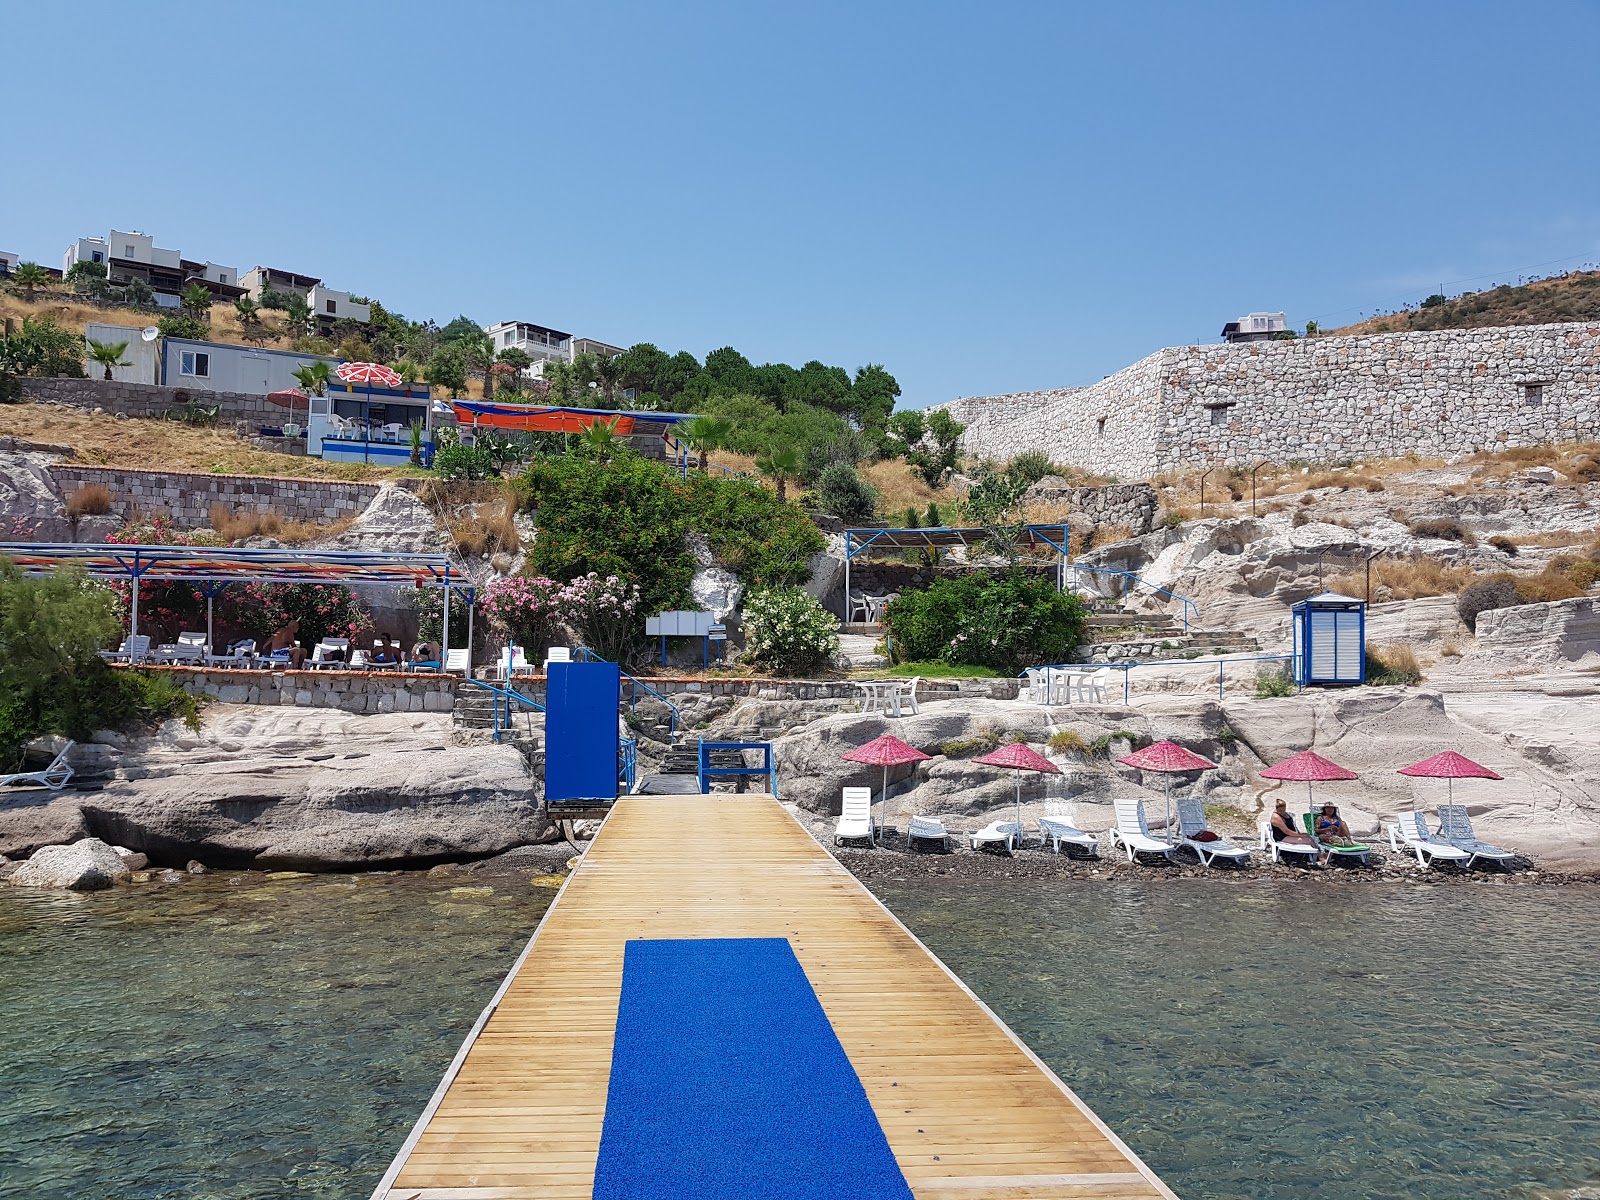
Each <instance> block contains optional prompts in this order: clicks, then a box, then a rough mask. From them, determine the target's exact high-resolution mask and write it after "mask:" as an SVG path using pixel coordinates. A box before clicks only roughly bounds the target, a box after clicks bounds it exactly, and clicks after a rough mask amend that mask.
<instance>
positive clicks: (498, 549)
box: [449, 498, 522, 558]
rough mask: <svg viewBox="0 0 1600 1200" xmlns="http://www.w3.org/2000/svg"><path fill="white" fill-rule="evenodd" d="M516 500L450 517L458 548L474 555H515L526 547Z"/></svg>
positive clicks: (475, 508)
mask: <svg viewBox="0 0 1600 1200" xmlns="http://www.w3.org/2000/svg"><path fill="white" fill-rule="evenodd" d="M516 511H517V507H516V501H515V500H514V499H512V498H506V499H504V500H499V501H494V502H491V503H489V504H484V505H479V506H476V507H474V508H473V509H472V511H470V512H467V513H464V514H462V515H461V516H459V517H452V518H451V519H450V522H449V525H450V536H451V537H452V538H454V539H455V543H456V548H457V549H458V550H460V551H461V553H462V554H464V555H467V556H469V557H472V558H489V557H492V556H494V555H497V554H515V553H516V552H517V551H518V550H520V549H521V548H522V535H521V534H519V533H518V532H517V525H516V522H515V521H514V520H513V519H512V518H513V517H514V516H515V515H516Z"/></svg>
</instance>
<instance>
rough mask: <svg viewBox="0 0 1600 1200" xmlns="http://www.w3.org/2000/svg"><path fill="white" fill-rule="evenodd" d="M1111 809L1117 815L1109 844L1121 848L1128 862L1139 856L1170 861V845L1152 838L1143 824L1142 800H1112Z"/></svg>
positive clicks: (1171, 847)
mask: <svg viewBox="0 0 1600 1200" xmlns="http://www.w3.org/2000/svg"><path fill="white" fill-rule="evenodd" d="M1111 807H1112V808H1113V809H1114V810H1115V811H1116V814H1117V824H1116V827H1115V828H1113V829H1112V830H1111V844H1112V845H1113V846H1121V847H1122V848H1123V850H1125V851H1126V852H1127V854H1128V861H1129V862H1133V861H1134V860H1135V857H1136V856H1137V855H1140V854H1159V855H1161V857H1162V858H1165V859H1167V860H1168V861H1170V860H1171V859H1172V851H1173V846H1172V843H1171V842H1167V841H1163V840H1161V839H1160V838H1157V837H1156V836H1154V835H1153V834H1152V833H1151V832H1150V826H1149V825H1147V824H1145V819H1144V801H1143V800H1113V801H1112V802H1111Z"/></svg>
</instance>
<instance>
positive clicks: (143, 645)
mask: <svg viewBox="0 0 1600 1200" xmlns="http://www.w3.org/2000/svg"><path fill="white" fill-rule="evenodd" d="M149 656H150V635H149V634H148V633H139V634H135V635H134V636H133V637H129V638H123V639H122V646H121V648H120V649H117V650H102V651H100V657H101V658H103V659H105V660H106V661H107V662H118V661H121V662H126V663H135V662H143V661H144V660H145V659H146V658H148V657H149Z"/></svg>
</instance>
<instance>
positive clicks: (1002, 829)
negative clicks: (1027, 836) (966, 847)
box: [972, 821, 1022, 850]
mask: <svg viewBox="0 0 1600 1200" xmlns="http://www.w3.org/2000/svg"><path fill="white" fill-rule="evenodd" d="M996 842H1003V843H1004V844H1005V848H1006V849H1007V850H1015V849H1016V848H1017V847H1018V846H1020V845H1021V844H1022V826H1021V825H1019V824H1018V823H1017V822H1015V821H990V822H989V823H988V824H987V825H985V826H984V827H983V828H982V829H979V830H977V831H976V832H975V833H973V834H972V848H973V849H974V850H978V849H981V848H982V847H984V846H993V845H994V844H995V843H996Z"/></svg>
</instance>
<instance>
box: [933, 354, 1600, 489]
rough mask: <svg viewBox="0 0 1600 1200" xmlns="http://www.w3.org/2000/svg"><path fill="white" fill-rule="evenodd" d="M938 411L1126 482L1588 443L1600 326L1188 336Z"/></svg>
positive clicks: (994, 440)
mask: <svg viewBox="0 0 1600 1200" xmlns="http://www.w3.org/2000/svg"><path fill="white" fill-rule="evenodd" d="M1531 387H1536V388H1537V389H1538V391H1537V392H1533V391H1530V388H1531ZM942 407H945V408H948V409H949V410H950V411H951V413H952V415H954V416H955V417H956V419H957V420H960V421H963V422H964V423H967V424H968V425H969V428H968V430H967V433H966V435H965V437H964V439H963V442H964V445H965V448H966V449H967V450H968V452H969V453H973V454H981V455H985V456H989V457H994V458H1009V457H1011V456H1012V455H1015V454H1019V453H1021V452H1023V451H1026V450H1042V451H1044V452H1045V453H1046V454H1049V455H1050V457H1051V458H1052V459H1053V460H1055V461H1056V462H1059V463H1063V464H1066V465H1071V466H1077V467H1081V468H1084V469H1087V470H1091V471H1098V472H1101V473H1103V474H1107V475H1112V476H1116V477H1120V478H1125V479H1126V478H1141V477H1147V476H1150V475H1153V474H1157V473H1159V472H1161V471H1164V470H1169V469H1173V468H1177V467H1199V466H1210V465H1213V464H1217V463H1221V464H1241V465H1242V464H1248V463H1254V462H1273V463H1287V462H1307V463H1333V462H1343V461H1347V460H1357V461H1358V460H1361V459H1367V458H1391V457H1403V456H1405V455H1407V454H1417V455H1419V456H1423V457H1435V456H1451V455H1456V454H1471V453H1476V452H1478V451H1481V450H1493V449H1497V448H1503V447H1509V446H1526V445H1535V444H1539V443H1543V442H1561V441H1569V442H1570V441H1585V440H1590V439H1595V438H1600V324H1562V325H1528V326H1517V327H1506V328H1495V329H1460V330H1450V329H1440V330H1428V331H1419V332H1409V333H1384V334H1367V335H1361V336H1341V337H1320V338H1310V339H1299V340H1295V341H1282V342H1254V343H1249V344H1246V345H1217V346H1177V347H1171V348H1168V349H1165V350H1161V351H1158V352H1157V353H1156V354H1153V355H1151V356H1150V357H1148V358H1145V359H1142V360H1141V361H1139V362H1137V363H1135V364H1133V365H1132V366H1130V367H1127V368H1125V369H1123V370H1121V371H1119V372H1117V373H1116V374H1115V375H1112V376H1109V377H1107V378H1106V379H1103V380H1101V381H1100V382H1099V383H1096V384H1092V385H1091V386H1089V387H1084V388H1066V389H1062V390H1060V391H1056V392H1031V393H1025V394H1023V395H1019V396H980V397H969V398H967V399H963V400H957V401H952V402H951V403H950V404H948V405H944V406H942ZM1102 420H1103V421H1104V425H1103V426H1102V425H1101V424H1100V422H1101V421H1102Z"/></svg>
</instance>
